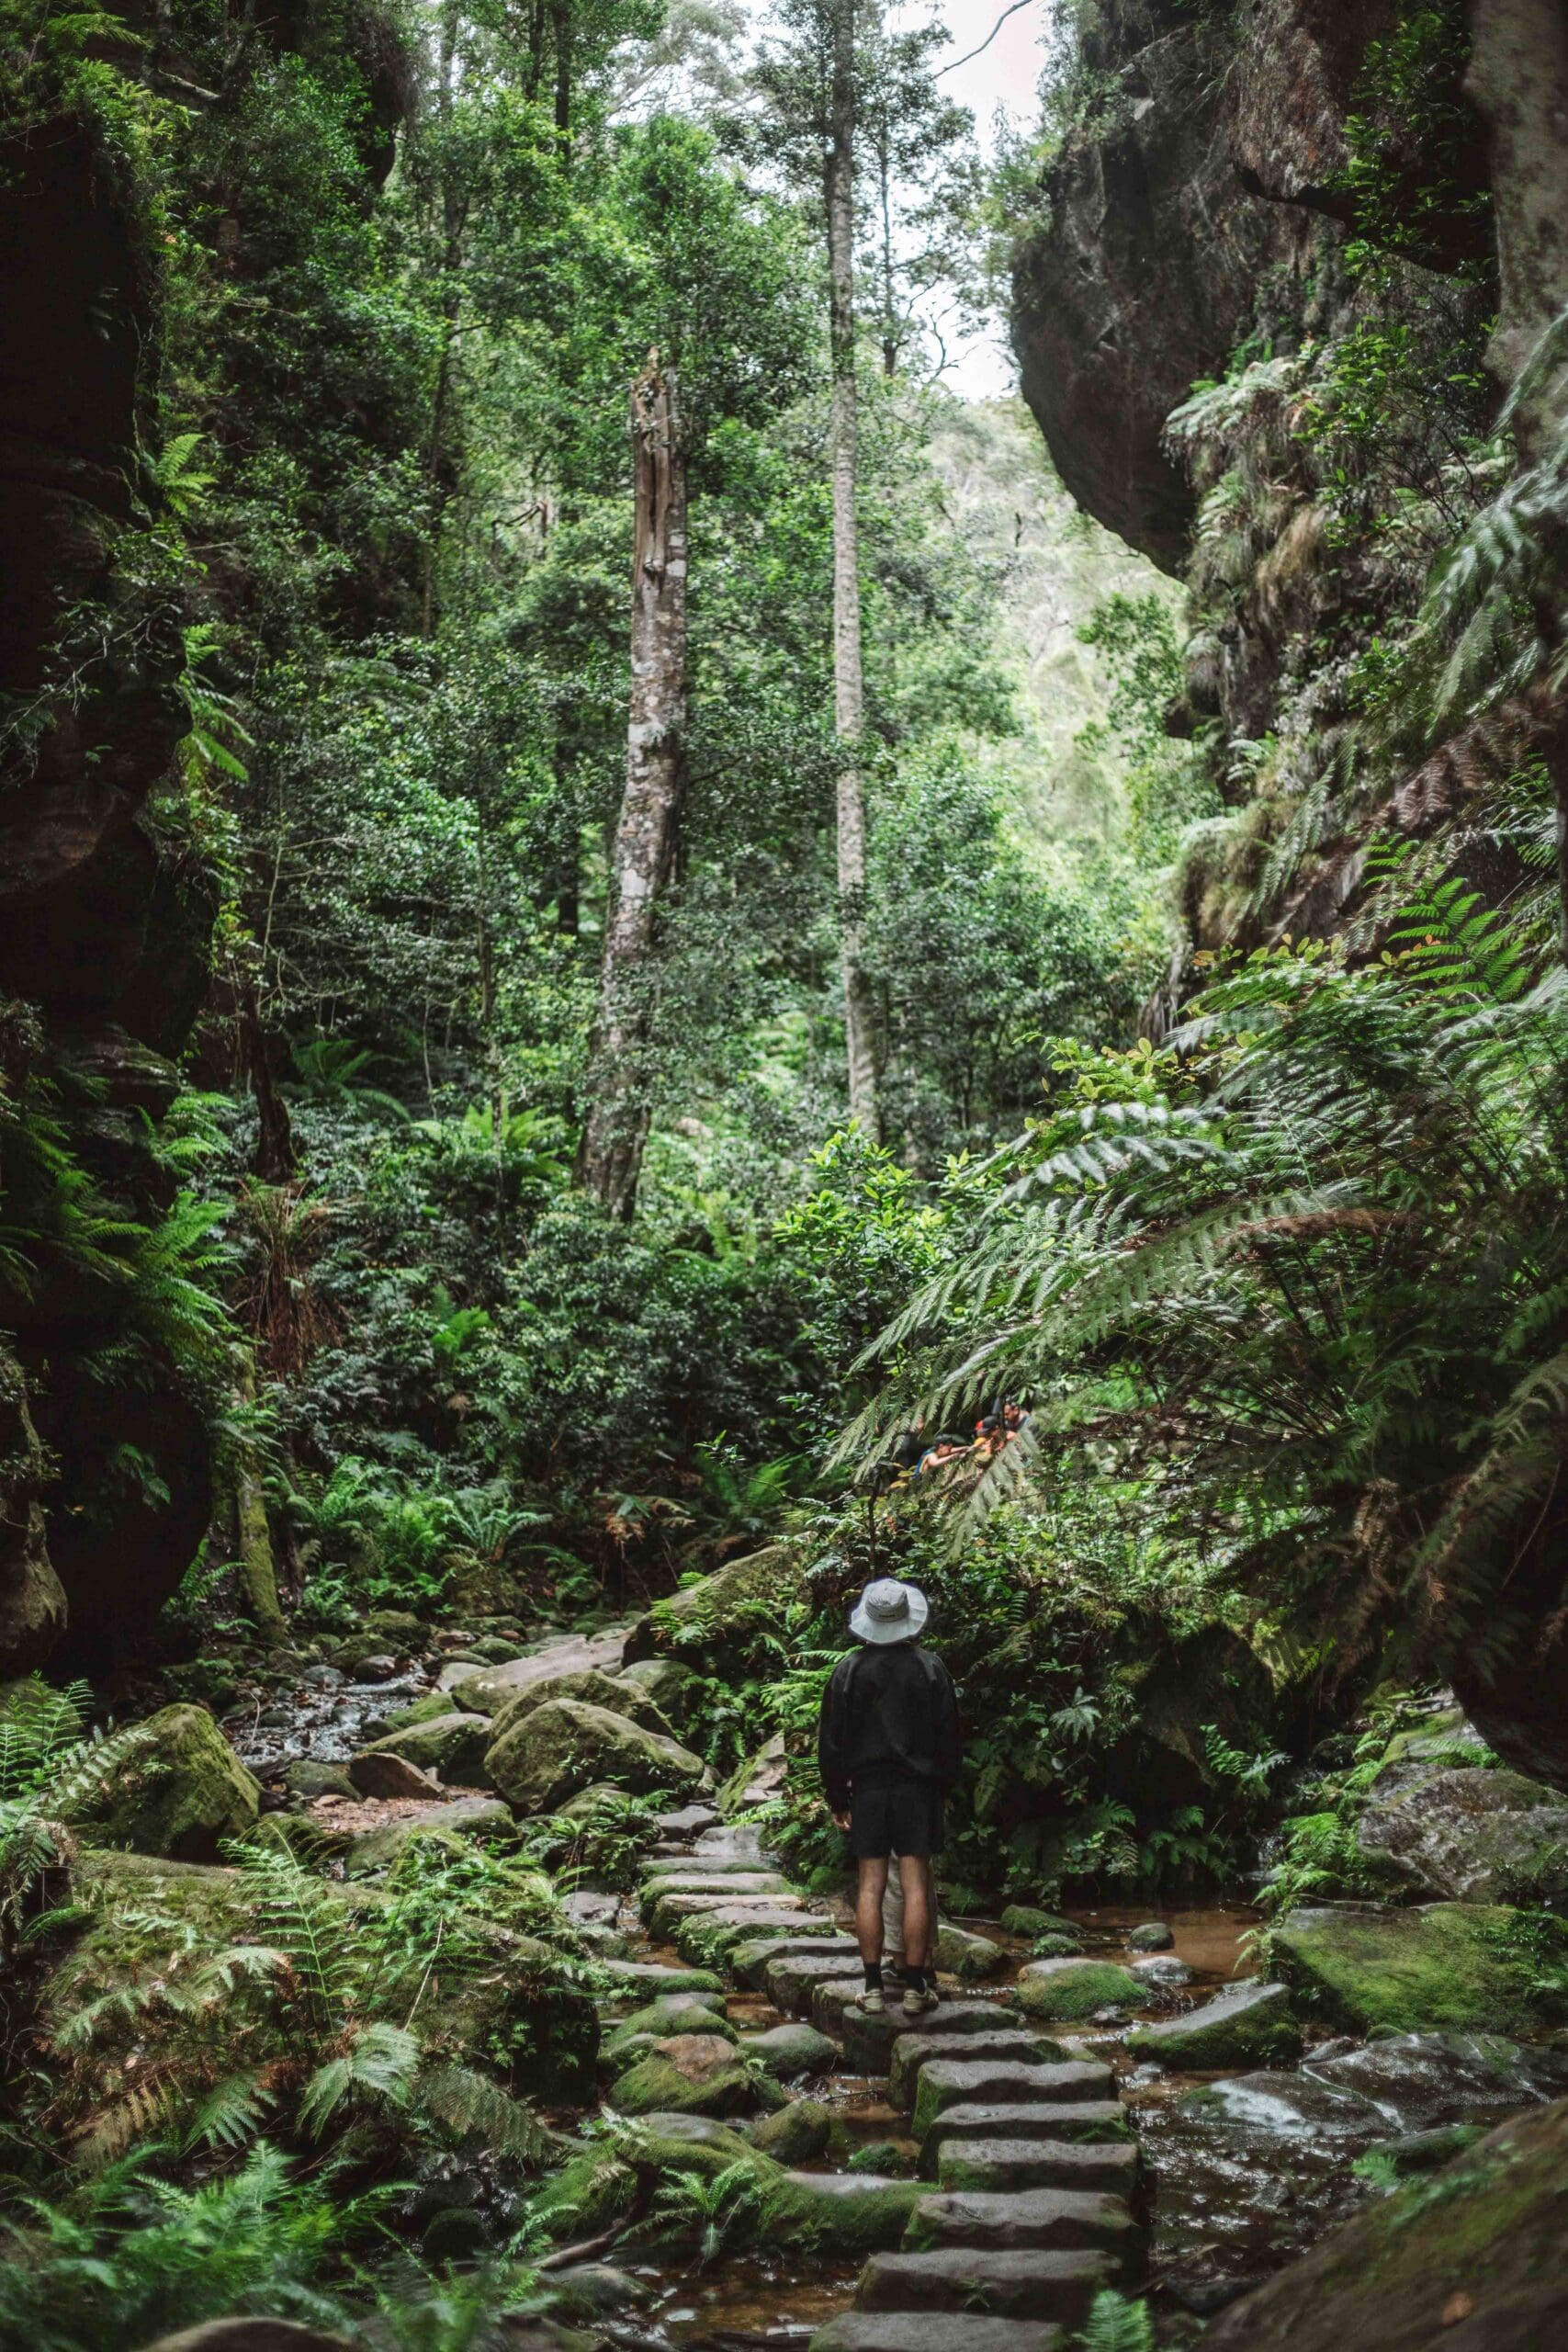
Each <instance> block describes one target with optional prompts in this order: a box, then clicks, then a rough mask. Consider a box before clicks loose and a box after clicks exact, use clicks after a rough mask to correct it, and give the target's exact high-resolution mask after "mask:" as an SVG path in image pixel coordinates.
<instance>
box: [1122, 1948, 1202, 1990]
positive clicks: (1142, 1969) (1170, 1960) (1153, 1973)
mask: <svg viewBox="0 0 1568 2352" xmlns="http://www.w3.org/2000/svg"><path fill="white" fill-rule="evenodd" d="M1133 1973H1134V1976H1135V1977H1136V1978H1137V1980H1138V1982H1139V1984H1140V1985H1150V1986H1152V1987H1153V1989H1154V1990H1155V1991H1156V1993H1174V1992H1177V1991H1179V1989H1180V1987H1181V1986H1182V1985H1190V1984H1191V1982H1192V1971H1191V1970H1190V1968H1189V1967H1188V1965H1187V1962H1185V1961H1184V1960H1179V1959H1178V1958H1177V1956H1176V1954H1175V1953H1174V1952H1173V1951H1156V1952H1153V1953H1151V1954H1150V1955H1149V1957H1148V1958H1147V1959H1146V1960H1135V1961H1134V1962H1133Z"/></svg>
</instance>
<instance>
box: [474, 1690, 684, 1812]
mask: <svg viewBox="0 0 1568 2352" xmlns="http://www.w3.org/2000/svg"><path fill="white" fill-rule="evenodd" d="M485 1769H486V1770H487V1772H488V1773H489V1775H490V1778H491V1781H492V1782H493V1783H494V1785H495V1787H496V1788H498V1789H499V1790H500V1792H501V1793H502V1796H503V1797H505V1798H506V1799H507V1801H508V1802H509V1803H510V1804H513V1805H515V1806H516V1807H517V1809H518V1811H519V1812H521V1813H530V1814H532V1813H549V1812H552V1811H554V1809H555V1808H556V1807H557V1806H558V1805H559V1804H561V1803H563V1802H564V1800H565V1799H566V1798H568V1797H570V1796H573V1795H575V1794H576V1793H577V1792H579V1791H580V1790H582V1789H585V1788H587V1787H589V1786H590V1785H591V1784H592V1782H594V1781H613V1782H614V1783H615V1785H616V1786H617V1787H618V1788H621V1789H624V1790H626V1791H628V1792H630V1793H631V1794H632V1795H634V1796H642V1795H647V1794H649V1793H650V1792H654V1791H657V1790H666V1789H668V1790H671V1791H673V1792H678V1793H691V1792H694V1791H695V1790H696V1789H697V1788H698V1787H699V1786H700V1784H701V1782H702V1780H703V1777H704V1774H705V1770H706V1769H707V1768H706V1767H705V1764H704V1762H703V1760H702V1758H701V1757H700V1756H694V1755H693V1754H692V1752H691V1750H690V1748H686V1747H681V1746H679V1745H678V1743H677V1742H676V1741H674V1740H672V1739H669V1738H666V1737H665V1736H664V1735H663V1734H662V1733H660V1732H652V1731H645V1730H644V1729H643V1727H642V1726H641V1724H634V1723H631V1722H630V1721H628V1719H627V1718H626V1716H625V1715H613V1714H611V1713H610V1712H609V1710H608V1709H607V1708H604V1707H594V1706H589V1705H585V1704H583V1703H582V1702H581V1701H578V1700H573V1699H551V1700H547V1702H545V1704H544V1705H543V1706H540V1707H536V1708H535V1709H534V1710H533V1712H532V1713H526V1714H524V1715H523V1716H522V1717H521V1719H520V1720H518V1721H515V1722H514V1723H513V1725H512V1728H511V1729H510V1730H508V1731H505V1732H503V1733H502V1735H501V1736H500V1737H499V1738H497V1739H495V1740H493V1741H492V1743H491V1747H490V1748H489V1749H488V1750H487V1752H486V1756H485Z"/></svg>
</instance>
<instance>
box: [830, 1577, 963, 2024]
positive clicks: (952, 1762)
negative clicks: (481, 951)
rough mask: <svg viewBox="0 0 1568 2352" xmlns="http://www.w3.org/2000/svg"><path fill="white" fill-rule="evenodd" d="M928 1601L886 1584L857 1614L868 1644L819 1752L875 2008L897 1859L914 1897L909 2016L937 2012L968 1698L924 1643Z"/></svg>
mask: <svg viewBox="0 0 1568 2352" xmlns="http://www.w3.org/2000/svg"><path fill="white" fill-rule="evenodd" d="M926 1611H927V1602H926V1598H925V1595H924V1594H923V1593H922V1592H920V1591H919V1589H917V1588H916V1587H915V1586H913V1585H906V1584H900V1583H899V1582H898V1580H897V1578H896V1577H884V1578H883V1579H881V1580H880V1581H879V1582H877V1583H875V1584H872V1585H868V1586H867V1587H866V1589H865V1591H864V1593H863V1595H862V1597H861V1600H860V1603H859V1605H858V1607H857V1608H856V1609H855V1610H854V1611H852V1615H851V1618H850V1630H851V1631H852V1633H853V1634H855V1635H856V1636H857V1638H858V1639H859V1640H860V1641H861V1642H862V1643H863V1644H864V1645H865V1646H864V1647H863V1648H862V1649H859V1650H853V1651H852V1652H851V1653H850V1655H849V1657H844V1658H840V1661H839V1663H838V1665H837V1666H836V1667H835V1668H834V1669H833V1672H832V1676H831V1678H830V1679H829V1684H828V1688H827V1690H826V1691H825V1692H824V1693H823V1698H822V1713H821V1717H820V1720H819V1722H818V1732H817V1755H818V1763H819V1765H820V1767H821V1772H822V1785H823V1788H824V1790H825V1792H826V1793H827V1798H828V1804H829V1810H830V1812H831V1813H832V1815H833V1818H834V1820H835V1821H836V1822H837V1824H838V1826H839V1827H840V1829H842V1830H843V1831H844V1832H845V1834H846V1836H847V1837H848V1838H849V1841H850V1849H851V1851H852V1853H853V1855H854V1856H855V1860H856V1862H857V1865H858V1869H859V1875H860V1887H859V1893H858V1895H857V1898H856V1905H855V1919H856V1927H857V1929H858V1932H859V1936H860V1946H861V1958H862V1960H863V1962H864V1963H865V1986H866V1989H865V1993H864V1995H863V1999H864V2001H865V2005H866V2007H868V2008H871V2009H880V2008H881V2007H883V2006H884V2003H883V1992H882V1953H883V1922H882V1905H883V1897H884V1894H885V1893H886V1886H887V1876H888V1869H889V1865H890V1863H891V1862H892V1861H894V1860H897V1863H898V1865H899V1870H900V1876H901V1880H902V1884H903V1892H904V1896H905V1918H904V1929H905V1939H904V1960H905V1968H904V1975H905V1979H906V1987H907V1989H906V1991H905V1995H904V2014H905V2016H906V2017H908V2018H918V2017H919V2016H921V2015H922V2014H923V2013H924V2012H925V2011H926V2010H927V2009H929V2008H930V2007H931V2006H932V2004H933V2002H934V2000H935V1997H936V1996H935V1993H934V1991H933V1989H932V1987H931V1985H929V1984H928V1982H927V1970H928V1964H929V1962H930V1957H931V1941H932V1934H933V1919H934V1910H933V1900H932V1885H931V1857H932V1855H933V1854H935V1853H937V1852H939V1851H940V1849H941V1847H942V1798H943V1796H944V1795H945V1794H946V1792H947V1791H948V1790H949V1789H950V1788H951V1787H952V1786H953V1782H954V1781H955V1780H956V1779H957V1777H958V1769H959V1763H960V1739H959V1729H958V1702H957V1701H956V1699H955V1698H954V1696H953V1682H952V1679H951V1677H950V1676H949V1674H948V1671H947V1668H946V1667H945V1666H944V1665H943V1664H942V1660H941V1658H939V1657H934V1656H933V1655H932V1653H931V1651H930V1650H926V1649H922V1648H921V1646H920V1645H919V1640H918V1639H917V1638H916V1636H917V1635H918V1634H919V1630H920V1627H921V1626H922V1625H923V1623H925V1618H926Z"/></svg>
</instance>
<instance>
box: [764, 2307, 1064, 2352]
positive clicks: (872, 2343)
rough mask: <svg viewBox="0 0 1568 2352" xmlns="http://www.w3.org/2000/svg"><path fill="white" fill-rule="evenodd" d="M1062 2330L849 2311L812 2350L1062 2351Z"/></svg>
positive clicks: (969, 2317)
mask: <svg viewBox="0 0 1568 2352" xmlns="http://www.w3.org/2000/svg"><path fill="white" fill-rule="evenodd" d="M1065 2342H1066V2338H1065V2336H1064V2335H1063V2334H1062V2331H1061V2329H1060V2328H1059V2327H1048V2326H1045V2325H1044V2324H1042V2322H1040V2321H1039V2320H1029V2319H978V2318H976V2317H975V2316H974V2315H973V2314H972V2313H970V2312H964V2314H963V2315H962V2316H960V2315H959V2314H958V2313H956V2312H840V2316H839V2317H838V2318H837V2319H830V2320H829V2322H828V2324H827V2326H826V2327H820V2328H818V2331H817V2333H816V2335H814V2336H813V2337H812V2339H811V2344H810V2352H1060V2348H1061V2346H1062V2345H1063V2344H1064V2343H1065Z"/></svg>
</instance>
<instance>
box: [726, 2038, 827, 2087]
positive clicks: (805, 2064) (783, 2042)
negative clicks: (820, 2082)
mask: <svg viewBox="0 0 1568 2352" xmlns="http://www.w3.org/2000/svg"><path fill="white" fill-rule="evenodd" d="M740 2048H741V2053H742V2055H743V2056H744V2057H746V2058H748V2059H750V2062H751V2064H753V2065H754V2066H761V2069H762V2071H763V2073H764V2074H767V2075H773V2079H774V2080H775V2081H776V2082H781V2083H793V2082H798V2081H799V2080H800V2079H801V2077H802V2076H803V2075H826V2074H827V2073H829V2070H830V2069H831V2067H832V2065H833V2064H834V2061H835V2060H836V2059H837V2057H838V2055H839V2052H838V2050H837V2048H836V2047H835V2045H834V2044H833V2043H832V2042H830V2041H829V2039H828V2037H827V2035H826V2034H825V2033H818V2030H817V2029H816V2027H815V2026H811V2025H802V2024H796V2023H788V2024H784V2025H775V2026H771V2027H770V2028H769V2030H767V2032H766V2033H749V2034H748V2035H747V2036H746V2038H745V2040H744V2041H742V2042H741V2045H740Z"/></svg>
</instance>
